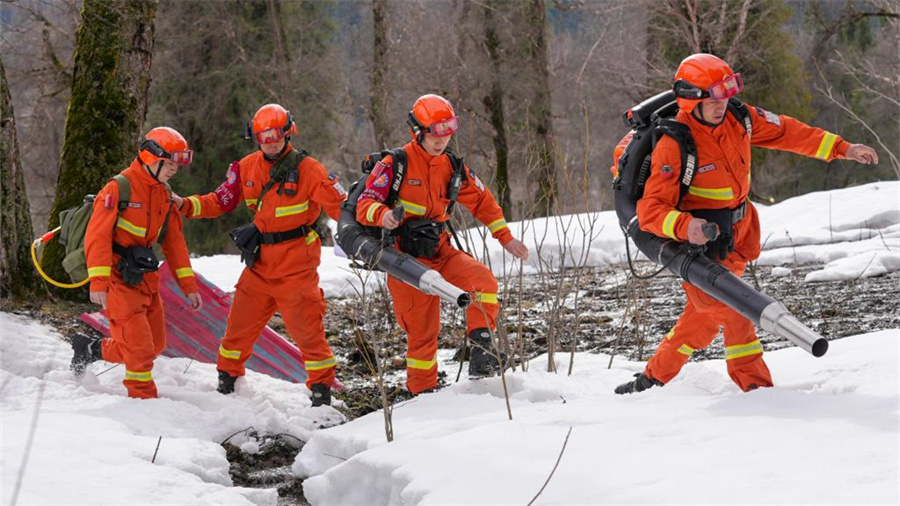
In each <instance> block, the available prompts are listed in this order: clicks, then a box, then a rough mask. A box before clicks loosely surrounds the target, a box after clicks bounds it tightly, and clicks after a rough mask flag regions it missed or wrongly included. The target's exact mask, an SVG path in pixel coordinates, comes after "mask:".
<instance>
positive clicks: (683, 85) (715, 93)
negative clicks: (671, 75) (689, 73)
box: [674, 73, 744, 100]
mask: <svg viewBox="0 0 900 506" xmlns="http://www.w3.org/2000/svg"><path fill="white" fill-rule="evenodd" d="M743 89H744V79H743V78H742V77H741V74H740V73H737V74H734V75H731V76H728V77H726V78H725V79H722V80H721V81H717V82H715V83H712V84H711V85H709V87H708V88H707V89H706V90H702V89H700V88H698V87H697V86H694V85H693V84H691V83H689V82H687V81H685V80H684V79H679V80H677V81H675V87H674V91H675V96H676V97H678V98H686V99H690V100H703V99H704V98H712V99H714V100H726V99H729V98H731V97H733V96H735V95H737V94H738V93H740V92H741V91H742V90H743Z"/></svg>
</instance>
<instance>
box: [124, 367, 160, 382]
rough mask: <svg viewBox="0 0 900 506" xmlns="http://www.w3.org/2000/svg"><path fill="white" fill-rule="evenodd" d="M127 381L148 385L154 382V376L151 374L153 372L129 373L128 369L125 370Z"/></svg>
mask: <svg viewBox="0 0 900 506" xmlns="http://www.w3.org/2000/svg"><path fill="white" fill-rule="evenodd" d="M125 381H142V382H145V383H146V382H148V381H153V374H151V371H143V372H141V371H129V370H128V369H126V370H125Z"/></svg>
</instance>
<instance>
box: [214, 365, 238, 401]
mask: <svg viewBox="0 0 900 506" xmlns="http://www.w3.org/2000/svg"><path fill="white" fill-rule="evenodd" d="M237 379H238V377H237V376H232V375H230V374H228V373H227V372H225V371H219V386H218V388H216V392H219V393H220V394H222V395H228V394H233V393H234V382H235V381H237Z"/></svg>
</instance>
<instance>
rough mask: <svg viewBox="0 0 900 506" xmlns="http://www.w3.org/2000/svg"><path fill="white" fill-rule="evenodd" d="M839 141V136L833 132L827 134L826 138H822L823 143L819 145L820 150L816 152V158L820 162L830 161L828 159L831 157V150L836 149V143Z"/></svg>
mask: <svg viewBox="0 0 900 506" xmlns="http://www.w3.org/2000/svg"><path fill="white" fill-rule="evenodd" d="M836 140H837V135H834V134H833V133H831V132H825V137H822V142H821V143H820V144H819V150H818V151H816V158H818V159H819V160H828V157H829V156H831V149H832V148H834V142H835V141H836Z"/></svg>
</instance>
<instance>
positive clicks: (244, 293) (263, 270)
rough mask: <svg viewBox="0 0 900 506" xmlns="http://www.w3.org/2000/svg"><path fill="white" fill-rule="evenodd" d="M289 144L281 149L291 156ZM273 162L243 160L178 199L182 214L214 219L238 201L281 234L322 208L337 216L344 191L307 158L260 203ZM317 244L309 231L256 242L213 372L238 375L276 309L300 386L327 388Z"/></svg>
mask: <svg viewBox="0 0 900 506" xmlns="http://www.w3.org/2000/svg"><path fill="white" fill-rule="evenodd" d="M291 149H293V148H291V146H290V144H288V147H287V149H286V150H285V156H287V155H286V154H287V153H289V152H290V150H291ZM273 165H275V163H274V162H269V161H268V160H266V159H265V156H264V155H263V153H262V151H256V152H254V153H251V154H249V155H247V156H245V157H244V158H243V159H242V160H241V161H240V162H239V163H237V164H232V166H231V167H230V168H229V169H228V175H227V180H226V181H225V182H224V183H222V185H221V186H220V187H219V188H218V189H217V190H216V191H215V192H212V193H209V194H206V195H202V196H199V195H195V196H191V197H187V198H185V199H184V204H183V205H182V212H183V213H185V214H186V215H187V216H188V217H190V218H215V217H217V216H221V215H222V214H224V213H226V212H229V211H231V210H233V209H234V208H235V207H236V206H237V205H238V204H240V203H241V202H244V203H246V205H247V207H249V208H250V209H251V210H253V211H254V213H255V216H254V218H253V222H254V223H255V224H256V227H257V228H258V229H259V231H260V232H262V233H264V234H267V233H275V232H286V231H289V230H293V229H296V228H298V227H300V226H302V225H307V226H311V225H314V224H315V222H316V220H317V219H318V217H319V214H320V212H321V210H322V209H324V210H325V213H326V214H327V215H328V216H330V217H332V218H334V219H335V220H336V219H337V218H338V213H339V212H340V206H341V202H343V201H344V199H345V198H346V195H347V194H346V192H345V191H344V189H343V187H341V185H340V183H339V182H338V180H337V177H336V176H335V175H334V174H329V173H328V172H327V171H326V170H325V167H323V166H322V164H321V163H319V162H318V161H317V160H315V159H314V158H312V157H309V156H307V157H306V158H304V159H303V161H301V162H300V164H299V166H298V167H299V180H298V182H297V183H296V184H295V185H294V184H292V183H286V184H285V190H288V189H290V190H292V191H295V193H294V195H289V194H288V191H282V192H281V194H280V195H279V194H278V191H277V186H274V187H272V188H271V189H270V190H269V191H268V192H267V193H266V194H265V196H264V197H263V202H262V209H259V207H258V205H257V204H258V198H259V195H260V193H261V192H262V189H263V187H264V186H265V185H266V183H268V182H269V180H270V174H269V172H270V170H269V169H271V168H272V167H273ZM321 249H322V243H321V241H319V235H318V234H317V233H316V232H315V231H314V230H313V231H310V232H309V233H308V234H307V235H305V236H304V237H299V238H296V239H292V240H288V241H285V242H280V243H276V244H262V245H260V253H259V258H258V259H257V260H256V263H255V265H254V266H253V267H248V268H245V269H244V272H243V273H241V277H240V279H239V280H238V283H237V286H236V287H235V288H236V290H235V294H234V303H233V304H232V306H231V311H230V312H229V313H228V323H227V326H226V330H225V337H223V338H222V341H221V343H220V346H219V358H218V365H217V369H218V370H219V371H224V372H227V373H228V374H230V375H231V376H243V375H244V363H245V362H246V361H247V360H248V359H249V358H250V357H251V356H252V354H253V346H254V345H255V344H256V341H257V339H259V336H260V332H262V329H263V328H264V327H265V326H266V324H267V323H268V322H269V319H270V318H271V317H272V315H274V314H275V311H280V312H281V316H282V318H284V323H285V325H286V326H287V330H288V333H289V334H290V336H291V338H292V339H293V340H294V342H295V343H297V345H298V346H299V348H300V352H301V353H302V354H303V359H304V365H305V367H306V371H307V372H308V373H309V376H308V377H307V379H306V385H307V386H308V387H311V386H312V385H314V384H324V385H329V386H331V384H332V382H333V381H334V377H335V374H334V368H335V365H336V361H335V358H334V354H333V353H332V351H331V347H330V346H328V341H326V340H325V327H324V323H323V319H324V317H325V296H324V294H323V293H322V290H321V289H320V288H319V273H318V272H317V270H316V269H317V268H318V266H319V259H320V257H321Z"/></svg>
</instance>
